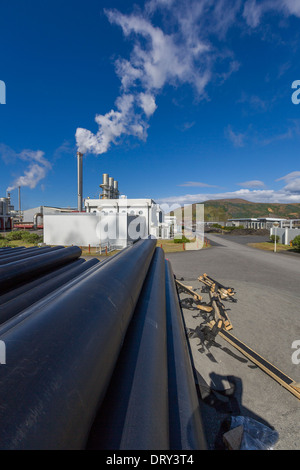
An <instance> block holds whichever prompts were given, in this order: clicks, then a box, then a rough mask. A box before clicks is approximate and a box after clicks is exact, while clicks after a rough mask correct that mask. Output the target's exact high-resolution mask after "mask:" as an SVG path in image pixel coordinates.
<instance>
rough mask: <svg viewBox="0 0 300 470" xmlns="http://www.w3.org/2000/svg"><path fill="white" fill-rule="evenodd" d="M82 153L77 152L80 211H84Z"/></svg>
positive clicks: (78, 204) (78, 206)
mask: <svg viewBox="0 0 300 470" xmlns="http://www.w3.org/2000/svg"><path fill="white" fill-rule="evenodd" d="M82 157H83V155H82V153H80V152H77V186H78V203H77V209H78V212H82Z"/></svg>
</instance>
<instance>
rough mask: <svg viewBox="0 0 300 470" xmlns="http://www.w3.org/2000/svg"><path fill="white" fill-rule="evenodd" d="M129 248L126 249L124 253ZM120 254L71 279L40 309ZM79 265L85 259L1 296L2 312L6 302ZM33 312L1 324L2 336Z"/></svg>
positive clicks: (40, 304) (44, 300)
mask: <svg viewBox="0 0 300 470" xmlns="http://www.w3.org/2000/svg"><path fill="white" fill-rule="evenodd" d="M127 248H128V247H127ZM127 248H124V250H123V252H124V251H125V250H126V249H127ZM120 253H121V251H120V252H118V253H116V254H115V255H113V256H110V257H107V258H106V259H104V260H101V261H100V263H101V264H99V265H98V266H92V267H90V268H89V271H88V272H87V273H82V274H78V275H77V277H76V278H75V279H70V280H69V281H67V283H66V284H65V285H63V286H61V288H60V289H59V292H57V291H54V292H50V293H49V294H48V295H46V296H45V297H44V298H43V299H41V300H40V302H39V308H40V309H42V308H43V304H47V303H48V302H49V300H50V299H51V298H53V296H54V297H55V296H57V295H60V294H62V293H63V292H65V291H66V290H67V289H69V288H70V287H72V286H73V285H74V284H75V283H76V282H79V281H81V280H82V279H83V277H85V276H87V275H89V274H91V273H92V272H93V271H94V270H95V269H98V268H102V267H103V266H104V265H105V264H106V263H108V262H109V261H111V260H113V259H114V258H115V257H117V256H119V254H120ZM97 261H98V260H97ZM77 263H79V264H82V263H85V259H83V258H79V259H77V260H73V261H71V262H70V263H68V264H67V265H66V266H63V267H62V268H59V269H54V270H53V271H50V273H48V274H46V275H44V276H41V277H39V278H38V279H34V280H33V281H31V282H28V283H27V282H24V283H22V284H21V285H18V286H17V287H16V288H15V289H12V290H10V291H9V292H6V293H5V294H3V295H0V310H1V305H3V304H4V303H5V302H8V303H9V301H11V300H13V299H14V298H15V297H16V296H17V295H18V296H20V295H22V294H23V293H24V292H25V293H26V292H27V291H28V290H29V289H34V288H36V287H37V286H40V285H41V284H43V283H44V282H45V283H46V282H48V281H51V280H52V279H53V278H54V277H56V276H59V275H60V274H62V273H64V272H67V271H69V270H70V269H73V266H74V267H75V266H76V265H77ZM95 264H96V263H95ZM97 264H98V263H97ZM33 311H34V310H33V309H30V308H29V309H28V308H27V309H25V310H23V311H22V313H21V314H19V315H17V316H14V317H13V318H10V321H9V322H8V321H7V322H5V325H3V324H1V323H0V334H3V333H4V332H6V331H7V330H9V329H10V328H13V327H15V325H16V324H18V323H19V322H21V321H23V320H24V319H25V318H27V317H28V316H30V315H31V313H32V312H33Z"/></svg>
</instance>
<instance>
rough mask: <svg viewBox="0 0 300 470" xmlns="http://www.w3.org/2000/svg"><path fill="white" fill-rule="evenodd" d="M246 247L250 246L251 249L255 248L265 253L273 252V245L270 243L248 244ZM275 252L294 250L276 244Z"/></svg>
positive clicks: (287, 246)
mask: <svg viewBox="0 0 300 470" xmlns="http://www.w3.org/2000/svg"><path fill="white" fill-rule="evenodd" d="M248 246H252V248H257V249H259V250H265V251H274V243H271V242H262V243H248ZM276 251H277V252H280V251H293V252H295V251H296V250H295V249H293V248H291V247H290V245H282V244H281V243H276Z"/></svg>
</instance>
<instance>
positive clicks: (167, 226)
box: [84, 196, 175, 238]
mask: <svg viewBox="0 0 300 470" xmlns="http://www.w3.org/2000/svg"><path fill="white" fill-rule="evenodd" d="M84 204H85V209H86V212H87V213H94V214H102V215H104V216H105V215H112V214H127V215H130V216H135V217H138V218H140V219H141V223H142V224H145V227H144V233H145V235H152V236H153V237H155V238H172V237H173V235H174V225H175V222H174V218H172V217H167V216H165V215H164V212H163V211H162V209H161V207H160V206H159V204H156V203H155V202H154V201H153V199H128V198H127V197H126V196H121V197H120V198H119V199H85V203H84ZM142 220H143V221H142Z"/></svg>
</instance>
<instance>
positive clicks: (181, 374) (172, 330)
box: [166, 260, 207, 450]
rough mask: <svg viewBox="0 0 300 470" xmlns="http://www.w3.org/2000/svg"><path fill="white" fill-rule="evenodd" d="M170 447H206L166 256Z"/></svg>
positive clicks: (181, 323) (179, 312)
mask: <svg viewBox="0 0 300 470" xmlns="http://www.w3.org/2000/svg"><path fill="white" fill-rule="evenodd" d="M166 309H167V331H168V359H169V410H170V449H171V450H181V449H182V450H206V448H207V444H206V439H205V435H204V428H203V424H202V418H201V412H200V408H199V400H198V395H197V390H196V385H195V378H194V373H193V368H192V363H191V358H190V353H189V350H188V343H187V337H186V334H185V327H184V323H183V318H182V313H181V309H180V305H179V301H178V294H177V289H176V285H175V280H174V274H173V270H172V266H171V264H170V262H169V261H168V260H166Z"/></svg>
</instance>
